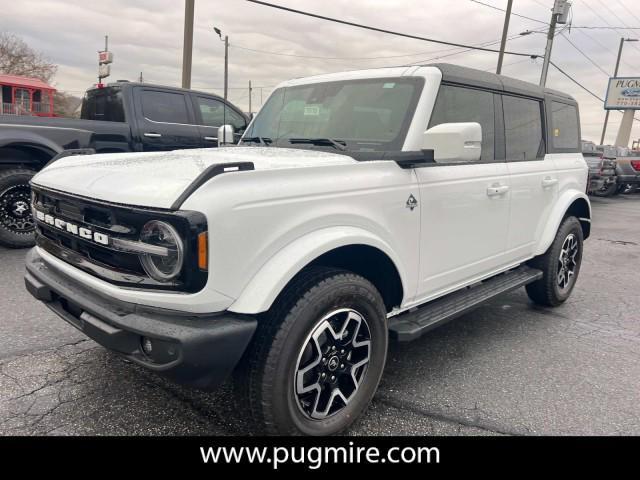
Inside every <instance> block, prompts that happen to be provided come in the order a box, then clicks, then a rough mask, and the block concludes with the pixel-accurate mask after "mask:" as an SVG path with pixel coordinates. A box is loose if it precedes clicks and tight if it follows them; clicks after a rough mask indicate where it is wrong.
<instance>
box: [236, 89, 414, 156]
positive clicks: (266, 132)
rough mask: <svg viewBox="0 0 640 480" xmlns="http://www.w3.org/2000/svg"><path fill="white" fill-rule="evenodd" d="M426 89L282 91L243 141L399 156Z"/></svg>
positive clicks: (255, 121) (263, 110) (272, 100)
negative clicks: (421, 96) (380, 152)
mask: <svg viewBox="0 0 640 480" xmlns="http://www.w3.org/2000/svg"><path fill="white" fill-rule="evenodd" d="M422 85H423V80H422V79H419V78H383V79H377V78H376V79H364V80H348V81H338V82H326V83H316V84H308V85H299V86H294V87H285V88H280V89H278V90H276V91H275V92H274V93H273V94H272V95H271V96H270V97H269V100H268V101H267V103H266V104H265V105H264V107H262V109H261V110H260V113H258V115H257V116H256V118H255V120H254V121H253V123H252V124H251V127H250V128H249V129H248V130H247V133H246V134H245V135H244V139H245V141H256V142H258V141H259V142H260V144H267V145H271V146H279V147H297V148H313V149H333V150H348V151H360V152H367V151H370V152H376V151H399V150H401V149H402V145H403V143H404V137H405V135H406V133H407V130H408V128H409V123H410V122H411V119H412V116H413V110H414V108H415V105H416V103H417V101H418V96H419V95H420V92H421V90H422ZM345 147H346V148H345Z"/></svg>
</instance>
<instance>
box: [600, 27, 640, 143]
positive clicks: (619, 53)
mask: <svg viewBox="0 0 640 480" xmlns="http://www.w3.org/2000/svg"><path fill="white" fill-rule="evenodd" d="M637 41H638V39H637V38H624V37H622V38H621V39H620V47H619V48H618V58H617V59H616V68H615V70H614V72H613V78H615V77H617V76H618V68H619V67H620V57H622V47H623V46H624V42H637ZM607 123H609V110H607V113H605V115H604V126H603V127H602V137H600V145H604V137H605V134H606V133H607Z"/></svg>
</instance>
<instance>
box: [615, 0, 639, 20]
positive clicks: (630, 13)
mask: <svg viewBox="0 0 640 480" xmlns="http://www.w3.org/2000/svg"><path fill="white" fill-rule="evenodd" d="M616 1H617V2H618V3H619V4H620V6H621V7H622V8H624V9H625V10H626V12H627V13H628V14H629V15H631V16H632V17H633V18H635V19H636V20H637V21H639V22H640V18H638V17H636V15H635V14H634V13H633V12H632V11H631V10H630V9H629V8H627V6H626V5H625V4H624V3H623V2H621V1H620V0H616Z"/></svg>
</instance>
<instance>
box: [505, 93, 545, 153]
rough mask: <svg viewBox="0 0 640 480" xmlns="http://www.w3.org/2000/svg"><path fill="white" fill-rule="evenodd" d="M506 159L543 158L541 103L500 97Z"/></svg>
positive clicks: (525, 99)
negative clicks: (502, 111)
mask: <svg viewBox="0 0 640 480" xmlns="http://www.w3.org/2000/svg"><path fill="white" fill-rule="evenodd" d="M502 108H503V110H504V134H505V143H506V149H507V160H511V161H526V160H535V159H537V158H543V157H544V154H545V145H544V136H543V134H542V105H541V102H540V101H538V100H532V99H529V98H521V97H511V96H509V95H504V96H503V97H502Z"/></svg>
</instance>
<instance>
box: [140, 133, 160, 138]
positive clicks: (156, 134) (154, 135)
mask: <svg viewBox="0 0 640 480" xmlns="http://www.w3.org/2000/svg"><path fill="white" fill-rule="evenodd" d="M144 136H145V137H148V138H160V137H161V136H162V135H161V134H159V133H145V134H144Z"/></svg>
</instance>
